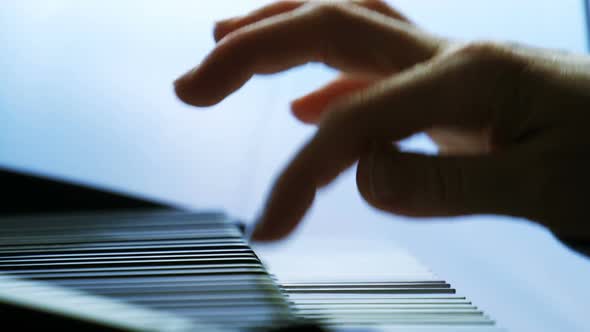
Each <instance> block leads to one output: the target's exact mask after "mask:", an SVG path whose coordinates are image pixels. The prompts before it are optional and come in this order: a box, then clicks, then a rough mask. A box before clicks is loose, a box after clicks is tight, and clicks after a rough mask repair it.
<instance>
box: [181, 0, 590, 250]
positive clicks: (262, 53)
mask: <svg viewBox="0 0 590 332" xmlns="http://www.w3.org/2000/svg"><path fill="white" fill-rule="evenodd" d="M215 37H216V39H217V40H218V41H219V42H218V43H217V45H216V47H215V49H214V50H213V51H212V52H211V54H209V56H208V57H207V58H206V59H205V60H204V62H203V63H202V64H201V65H200V66H198V67H197V68H196V69H195V70H192V71H190V72H189V73H187V74H185V75H184V76H183V77H181V78H180V79H179V80H177V81H176V83H175V87H176V93H177V95H178V96H179V98H180V99H182V100H183V101H185V102H187V103H189V104H192V105H195V106H207V105H212V104H215V103H217V102H219V101H220V100H222V99H223V98H224V97H226V96H227V95H228V94H230V93H232V92H233V91H235V90H237V89H238V88H239V87H241V86H242V85H243V84H244V83H245V82H246V81H247V80H248V79H249V78H250V77H252V75H254V74H270V73H276V72H279V71H283V70H285V69H288V68H290V67H293V66H296V65H300V64H303V63H307V62H323V63H325V64H327V65H329V66H331V67H334V68H337V69H338V70H340V71H341V72H342V75H341V77H340V78H338V79H337V80H336V81H334V82H332V83H330V84H328V85H327V86H325V87H324V88H321V89H319V90H317V91H315V92H312V93H311V94H309V95H307V96H305V97H303V98H301V99H298V100H297V101H295V102H294V103H293V104H292V109H293V112H294V113H295V115H296V116H297V117H298V118H299V119H301V120H302V121H305V122H308V123H317V124H318V130H317V132H316V134H315V136H314V137H313V138H312V139H311V141H310V142H308V143H307V144H306V145H305V146H304V147H303V148H302V149H301V151H299V153H298V154H297V155H296V156H295V158H294V159H293V160H292V161H291V162H290V164H289V165H288V167H287V168H286V169H285V170H284V171H283V173H282V174H281V175H280V177H279V178H278V180H277V181H276V184H275V186H274V188H273V191H272V193H271V195H270V197H269V200H268V202H267V205H266V207H265V211H264V213H263V215H262V216H261V219H260V223H259V224H258V227H257V229H256V230H255V232H254V234H253V239H256V240H275V239H279V238H281V237H283V236H285V235H287V234H289V233H290V232H291V231H292V230H293V228H294V227H295V226H296V225H297V224H298V222H299V221H300V219H301V218H302V217H303V216H304V214H305V212H306V211H307V209H308V208H309V206H310V205H311V204H312V202H313V200H314V196H315V193H316V191H317V190H318V188H320V187H322V186H325V185H326V184H328V183H330V182H331V181H332V180H334V179H335V178H336V177H337V176H338V175H339V174H340V173H341V172H342V171H344V170H345V169H347V168H349V167H351V166H352V165H353V164H354V163H355V162H357V161H358V168H357V185H358V189H359V191H360V193H361V194H362V196H363V197H364V198H365V200H366V201H367V202H369V203H370V204H371V205H373V206H375V207H377V208H379V209H382V210H385V211H389V212H392V213H397V214H402V215H406V216H415V217H431V216H456V215H466V214H504V215H512V216H519V217H525V218H529V219H532V220H536V221H537V222H539V223H541V224H543V225H545V226H547V227H549V228H550V229H551V230H552V231H554V232H555V233H556V234H558V235H560V236H566V237H578V238H580V237H582V238H586V239H588V238H590V223H589V222H587V221H586V220H585V219H586V214H587V209H586V207H587V204H586V200H587V199H588V198H589V197H590V193H589V191H590V173H589V171H588V170H589V169H590V156H589V155H588V151H589V150H590V137H588V136H586V135H585V134H584V131H585V130H586V127H587V123H588V122H589V120H590V60H589V59H588V58H586V57H583V56H576V55H570V54H564V53H558V52H553V51H548V50H540V49H532V48H525V47H521V46H515V45H509V44H499V43H492V42H475V43H461V42H457V41H452V40H448V39H445V38H441V37H437V36H434V35H432V34H429V33H427V32H425V31H422V30H421V29H419V28H417V27H415V26H414V25H412V24H410V23H409V22H408V21H407V20H406V19H405V18H404V17H403V16H402V15H401V14H399V13H397V12H396V11H395V10H393V9H391V8H390V7H388V6H386V5H385V4H383V3H382V2H380V1H376V0H373V1H370V0H366V1H353V2H352V1H351V2H343V3H333V2H331V3H321V2H311V1H282V2H277V3H273V4H271V5H268V6H266V7H264V8H262V9H259V10H257V11H255V12H253V13H251V14H249V15H246V16H243V17H239V18H234V19H231V20H227V21H223V22H220V23H219V24H218V25H217V26H216V30H215ZM418 132H426V133H427V134H428V135H430V137H431V138H432V139H433V140H434V141H435V142H436V143H437V144H438V146H439V150H440V154H439V155H437V156H426V155H420V154H414V153H405V152H400V151H398V150H397V149H396V148H395V145H394V144H392V143H393V142H397V141H399V140H401V139H403V138H406V137H408V136H409V135H412V134H414V133H418Z"/></svg>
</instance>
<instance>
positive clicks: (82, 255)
mask: <svg viewBox="0 0 590 332" xmlns="http://www.w3.org/2000/svg"><path fill="white" fill-rule="evenodd" d="M242 253H244V254H252V255H254V251H252V250H251V249H212V250H199V249H193V250H150V249H149V248H147V249H146V250H144V251H137V252H133V251H131V252H130V251H118V252H107V253H80V254H68V253H64V254H43V253H39V254H32V255H31V254H25V255H15V256H8V257H6V256H0V261H2V262H9V261H20V260H26V259H39V260H42V259H47V260H49V259H70V258H72V259H87V258H94V257H107V258H108V257H115V258H118V257H141V256H144V255H184V254H190V255H194V254H198V255H214V256H215V255H219V256H224V255H226V254H227V255H234V254H242Z"/></svg>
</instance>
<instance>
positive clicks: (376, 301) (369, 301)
mask: <svg viewBox="0 0 590 332" xmlns="http://www.w3.org/2000/svg"><path fill="white" fill-rule="evenodd" d="M290 303H292V304H293V305H297V306H314V305H342V306H346V305H387V304H405V305H413V304H416V305H423V304H427V305H432V304H436V305H438V304H463V305H471V301H467V300H466V299H465V298H464V297H457V298H411V297H409V298H408V297H406V298H390V299H387V298H373V297H367V298H364V299H363V298H361V299H358V298H355V299H307V300H304V299H298V300H297V302H292V301H290Z"/></svg>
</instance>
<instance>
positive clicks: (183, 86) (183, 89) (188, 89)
mask: <svg viewBox="0 0 590 332" xmlns="http://www.w3.org/2000/svg"><path fill="white" fill-rule="evenodd" d="M174 93H175V94H176V97H178V99H180V100H181V101H182V102H184V103H185V104H189V105H192V106H198V107H207V106H213V105H215V104H217V103H218V102H219V99H218V98H213V97H212V94H208V93H201V92H200V91H199V89H198V88H195V87H194V86H193V84H192V82H191V81H190V80H189V79H187V78H185V77H181V78H179V79H177V80H176V81H174Z"/></svg>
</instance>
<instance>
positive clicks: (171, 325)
mask: <svg viewBox="0 0 590 332" xmlns="http://www.w3.org/2000/svg"><path fill="white" fill-rule="evenodd" d="M0 179H3V180H4V183H5V184H9V185H12V186H13V188H16V187H20V188H21V191H19V192H21V193H22V197H20V198H19V196H18V195H14V196H12V201H10V200H9V201H7V204H6V205H5V206H6V208H5V210H7V211H8V210H9V211H10V212H11V213H10V214H6V213H5V214H4V215H3V216H2V217H1V218H0V312H2V313H4V315H3V317H7V318H8V319H9V320H12V321H14V322H15V323H16V324H18V326H24V327H26V326H38V325H37V324H40V323H41V322H43V324H44V326H46V327H48V326H53V327H60V328H63V327H68V328H69V327H74V326H75V327H84V329H86V330H88V329H90V330H112V331H195V330H219V331H225V330H227V331H235V330H239V331H241V330H262V331H270V330H276V329H280V328H283V329H294V328H298V329H303V330H307V329H309V328H315V329H318V330H319V329H327V330H368V331H373V330H375V331H381V330H383V331H414V330H416V331H422V332H426V331H433V332H434V331H441V332H442V331H457V330H459V331H465V332H472V331H473V332H487V331H490V332H491V331H500V330H501V329H499V328H498V327H497V326H496V323H495V321H494V319H493V318H492V317H489V316H488V315H487V314H486V313H485V312H484V311H482V310H481V309H479V308H478V307H477V305H476V304H475V303H473V302H472V301H470V299H469V298H468V297H466V296H465V295H463V294H461V293H460V292H458V291H457V290H456V289H455V288H454V287H453V286H452V285H450V284H449V283H448V282H446V281H445V280H444V279H442V278H439V277H437V276H436V275H435V274H433V273H432V272H430V271H429V270H428V269H427V268H425V267H424V266H423V265H421V264H420V263H418V262H417V261H416V260H415V258H413V257H412V256H411V255H409V254H406V253H403V252H399V251H397V252H390V253H383V256H382V257H361V256H359V255H357V257H353V256H354V255H351V254H350V253H351V251H350V252H347V251H346V250H340V249H337V248H336V249H335V248H334V247H331V248H328V247H326V248H324V249H323V250H322V249H321V245H320V246H319V247H318V248H319V249H318V252H317V255H315V256H316V257H303V259H304V260H307V261H310V260H314V259H315V260H316V261H317V262H318V266H319V265H330V264H331V263H334V262H330V260H334V259H336V260H337V259H339V257H340V258H341V259H344V260H345V261H347V262H348V263H349V264H352V265H354V266H355V269H352V270H348V271H347V272H346V271H344V272H343V271H337V269H338V264H336V265H335V267H334V268H329V269H325V268H324V269H323V272H322V271H321V270H322V269H321V268H313V269H309V268H308V269H307V270H298V269H297V264H298V262H297V259H292V258H289V255H288V253H285V252H283V253H281V254H275V255H274V256H273V255H272V254H267V255H265V256H264V257H265V258H263V259H261V257H259V253H258V250H257V249H255V248H254V247H256V246H252V245H251V244H250V243H249V242H248V240H247V238H246V236H245V233H244V231H245V227H244V225H243V224H242V223H240V222H239V221H237V220H234V219H232V218H231V217H230V216H228V215H226V214H224V213H223V212H216V211H209V212H207V211H199V212H194V211H183V210H179V209H173V208H166V207H164V206H161V205H158V204H157V203H151V202H145V201H140V200H134V199H132V198H127V197H123V196H117V195H115V194H110V193H104V192H99V191H96V190H92V189H88V188H83V187H79V186H74V185H69V184H65V183H60V182H55V181H50V180H46V179H40V178H32V177H29V176H25V175H20V174H12V173H10V172H4V173H2V176H0ZM31 184H34V185H31ZM27 190H29V192H27ZM43 192H45V193H53V195H47V196H39V193H43ZM35 193H36V194H35ZM101 195H102V196H101ZM72 197H77V202H78V204H79V205H77V206H73V205H71V203H70V206H69V207H68V204H67V201H68V200H70V202H71V198H72ZM99 197H102V200H101V199H100V198H99ZM25 198H26V199H27V200H28V203H27V204H24V203H25V202H24V201H23V199H25ZM83 202H85V203H83ZM105 202H109V204H110V205H108V204H106V203H105ZM85 204H88V205H85ZM19 206H20V207H22V208H21V209H18V207H19ZM115 206H116V207H117V208H114V207H115ZM80 207H84V208H83V209H80ZM91 207H95V209H93V210H88V208H91ZM99 207H101V208H102V209H98V208H99ZM108 207H110V209H107V208H108ZM131 207H133V208H131ZM49 208H52V209H53V211H51V212H48V211H47V209H49ZM39 209H41V210H39ZM60 209H61V211H60ZM63 210H67V211H69V212H64V211H63ZM72 211H74V212H72ZM25 212H26V213H25ZM32 212H36V213H32ZM39 212H43V213H39ZM323 245H326V246H328V245H330V241H329V240H325V241H324V242H323ZM332 245H333V244H332ZM263 247H264V246H262V247H260V251H261V252H264V251H265V249H264V248H263ZM330 250H332V251H333V250H337V251H338V252H340V253H341V255H338V254H333V253H330V255H331V259H330V258H327V256H325V255H323V254H322V251H328V252H329V251H330ZM266 251H269V250H266ZM270 252H271V253H272V249H271V250H270ZM359 257H360V258H359ZM299 259H301V257H300V258H299ZM370 260H373V261H376V262H377V264H379V262H381V263H382V264H391V263H395V264H397V266H394V268H392V269H387V268H386V269H381V273H379V274H374V273H373V274H368V273H366V271H364V270H365V269H366V268H367V261H370ZM369 265H370V264H369ZM285 266H290V267H291V269H290V271H291V272H290V273H289V272H288V273H286V274H275V273H274V271H273V268H274V267H276V268H277V269H278V270H281V269H282V270H283V271H285V268H284V267H285ZM308 267H309V265H308ZM334 269H336V270H334ZM287 271H288V270H287ZM351 271H352V272H353V273H351ZM326 272H327V273H326Z"/></svg>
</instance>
